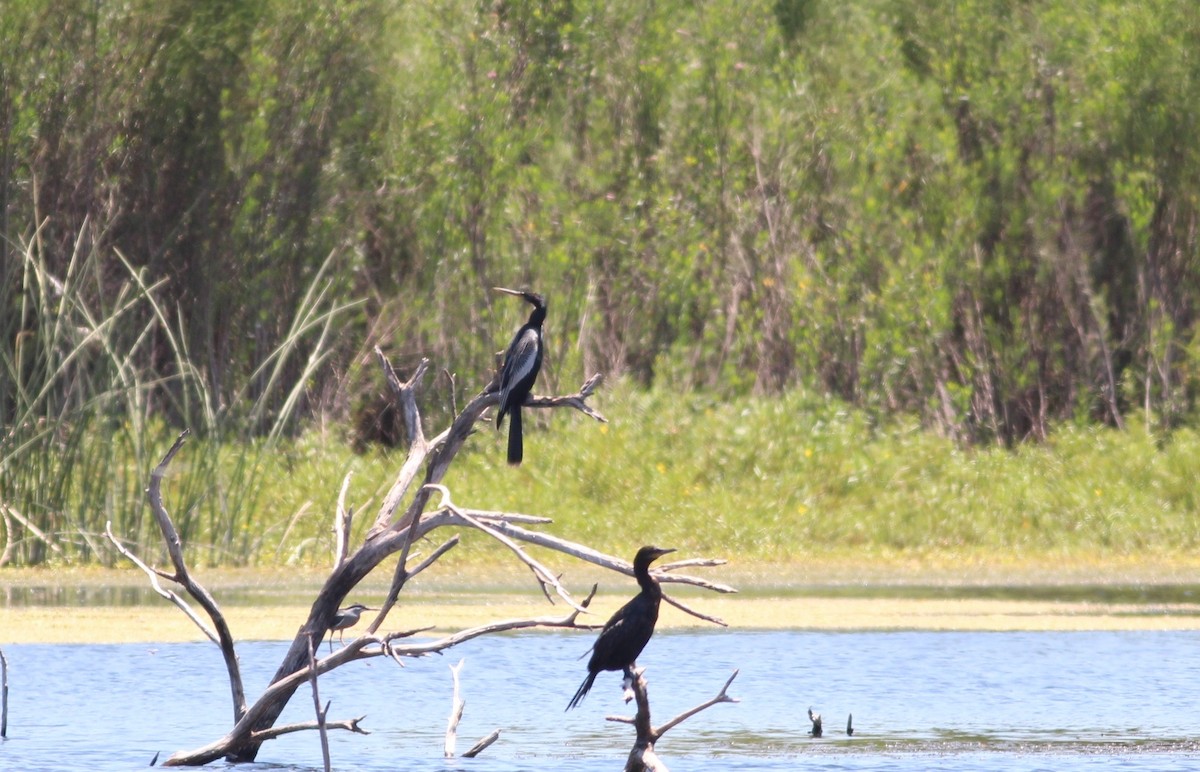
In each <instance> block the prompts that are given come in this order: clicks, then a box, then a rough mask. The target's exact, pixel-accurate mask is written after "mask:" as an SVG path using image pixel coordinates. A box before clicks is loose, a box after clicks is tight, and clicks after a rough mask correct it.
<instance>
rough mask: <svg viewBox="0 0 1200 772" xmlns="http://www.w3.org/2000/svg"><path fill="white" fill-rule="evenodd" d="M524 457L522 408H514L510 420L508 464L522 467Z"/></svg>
mask: <svg viewBox="0 0 1200 772" xmlns="http://www.w3.org/2000/svg"><path fill="white" fill-rule="evenodd" d="M524 455H525V449H524V445H523V444H522V442H521V408H519V407H514V408H513V410H512V414H511V415H510V416H509V418H508V463H509V464H511V465H513V466H520V465H521V458H522V457H523V456H524Z"/></svg>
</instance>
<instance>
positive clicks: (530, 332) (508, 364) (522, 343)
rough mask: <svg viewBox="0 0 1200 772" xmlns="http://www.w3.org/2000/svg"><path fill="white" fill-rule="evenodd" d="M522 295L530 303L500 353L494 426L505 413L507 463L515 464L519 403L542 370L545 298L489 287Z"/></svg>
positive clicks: (518, 451)
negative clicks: (525, 317) (501, 362)
mask: <svg viewBox="0 0 1200 772" xmlns="http://www.w3.org/2000/svg"><path fill="white" fill-rule="evenodd" d="M492 289H494V290H496V291H497V292H505V293H508V294H509V295H516V296H517V297H519V298H523V299H524V300H525V302H526V303H529V304H530V305H531V306H533V311H531V312H530V314H529V321H527V322H525V324H524V325H522V326H521V329H519V330H517V334H516V335H515V336H514V337H513V339H512V343H510V344H509V345H508V351H507V352H505V354H504V366H503V368H502V369H501V370H500V412H498V413H497V414H496V428H497V429H499V428H500V423H501V422H502V421H503V420H504V416H505V415H508V416H509V419H508V463H510V464H512V465H513V466H519V465H520V463H521V458H522V456H524V446H523V445H522V442H521V405H524V404H525V400H526V398H528V397H529V392H530V391H531V390H532V389H533V382H534V381H536V380H537V377H538V372H539V371H540V370H541V369H542V349H543V348H544V347H543V345H542V323H543V322H545V321H546V299H545V298H544V297H542V296H541V295H539V294H537V293H536V292H522V291H520V290H511V289H505V288H504V287H493V288H492Z"/></svg>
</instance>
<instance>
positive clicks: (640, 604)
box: [567, 546, 675, 710]
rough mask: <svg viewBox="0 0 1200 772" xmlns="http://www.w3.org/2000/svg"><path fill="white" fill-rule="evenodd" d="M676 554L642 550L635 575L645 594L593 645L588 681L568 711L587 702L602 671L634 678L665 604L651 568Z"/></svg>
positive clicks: (610, 622)
mask: <svg viewBox="0 0 1200 772" xmlns="http://www.w3.org/2000/svg"><path fill="white" fill-rule="evenodd" d="M674 551H675V550H673V549H662V548H660V547H649V546H647V547H642V548H641V549H640V550H638V552H637V556H636V557H634V559H633V575H634V576H635V577H637V582H638V584H639V585H640V586H641V588H642V591H641V592H639V593H638V594H637V595H635V596H633V598H632V599H631V600H630V601H629V602H628V603H626V604H625V605H624V606H622V607H621V608H619V609H617V613H615V614H613V615H612V617H610V618H609V620H608V621H607V622H605V623H604V629H603V630H601V631H600V636H599V637H598V638H596V642H595V643H594V644H592V657H591V659H589V660H588V665H587V668H588V674H587V678H585V679H583V684H581V685H580V687H579V691H577V692H575V696H574V697H572V698H571V702H570V703H568V704H567V710H570V709H571V708H573V707H575V706H576V705H578V704H579V703H580V702H581V701H583V698H584V696H585V695H586V694H587V693H588V690H589V689H591V688H592V683H593V682H594V681H595V680H596V675H597V674H598V673H599V672H600V671H601V670H623V671H625V677H626V678H629V679H632V678H633V666H634V665H635V664H636V662H637V658H638V655H639V654H641V653H642V649H644V648H646V644H647V643H648V642H649V641H650V636H651V635H653V634H654V625H655V623H656V622H658V604H659V601H661V600H662V588H661V587H659V586H658V580H656V579H655V578H654V577H653V576H651V575H650V564H651V563H653V562H654V561H655V560H658V559H659V558H660V557H662V556H663V555H666V554H667V553H668V552H674Z"/></svg>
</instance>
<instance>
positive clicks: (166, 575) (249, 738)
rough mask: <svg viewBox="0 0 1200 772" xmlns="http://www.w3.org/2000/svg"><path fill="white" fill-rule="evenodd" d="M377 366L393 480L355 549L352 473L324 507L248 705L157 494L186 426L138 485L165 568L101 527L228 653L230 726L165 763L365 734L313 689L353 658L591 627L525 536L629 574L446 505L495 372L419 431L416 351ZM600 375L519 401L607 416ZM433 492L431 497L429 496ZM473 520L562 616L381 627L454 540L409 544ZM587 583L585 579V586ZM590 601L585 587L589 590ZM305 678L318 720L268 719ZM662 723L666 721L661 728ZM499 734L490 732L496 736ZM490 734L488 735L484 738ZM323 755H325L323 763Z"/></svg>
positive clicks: (536, 521)
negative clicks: (364, 611)
mask: <svg viewBox="0 0 1200 772" xmlns="http://www.w3.org/2000/svg"><path fill="white" fill-rule="evenodd" d="M375 352H376V355H377V357H378V359H379V363H380V366H381V367H382V369H383V372H384V375H385V377H386V378H387V381H388V384H389V386H390V388H391V390H392V393H393V397H394V399H395V401H396V404H397V407H398V409H399V411H400V413H401V415H402V416H403V418H404V427H405V431H406V432H407V440H408V454H407V456H406V458H405V459H404V462H403V463H402V464H401V466H400V468H399V470H398V472H397V475H396V479H395V482H394V483H393V485H392V487H391V489H390V490H389V491H388V493H387V494H386V495H385V496H384V499H383V502H382V504H381V506H380V508H379V511H378V512H377V513H376V515H375V519H374V521H373V523H372V524H371V526H370V528H369V529H368V531H367V533H366V536H365V537H364V538H363V541H362V543H361V544H359V545H358V546H357V548H354V547H352V546H351V545H350V544H349V540H350V522H351V517H352V513H353V511H354V510H353V509H352V508H351V507H350V506H348V505H347V504H346V498H347V496H348V489H349V478H347V479H346V480H344V481H343V483H342V488H341V491H340V493H339V496H338V505H337V508H336V512H335V513H333V516H332V518H331V519H332V520H333V529H334V533H335V536H336V542H337V543H336V545H335V547H334V550H333V561H332V562H333V565H332V568H331V570H330V573H329V576H328V578H327V579H326V581H325V584H324V586H323V587H322V588H321V590H320V592H319V593H318V594H317V596H316V598H315V599H314V601H313V604H312V607H311V608H310V610H309V612H308V615H307V618H306V619H305V620H304V621H303V623H302V624H301V625H300V626H299V629H298V631H297V633H296V637H295V638H294V639H293V640H292V643H291V646H290V647H289V649H288V651H287V653H286V655H285V656H284V658H283V661H282V662H281V663H280V665H279V667H278V669H277V670H276V672H275V675H274V677H273V678H272V680H271V683H270V684H269V685H268V686H267V688H266V689H265V690H264V691H263V693H262V694H261V695H259V697H258V699H257V700H255V701H254V702H253V703H248V702H247V701H246V697H245V692H244V689H243V686H242V677H241V670H240V665H239V663H238V658H237V655H236V651H235V647H234V639H233V635H232V634H231V632H230V630H229V627H228V625H227V624H226V621H225V617H224V615H223V614H222V612H221V609H220V608H219V606H218V605H217V603H216V601H215V600H214V599H213V597H212V595H211V594H210V593H209V592H208V591H207V590H206V589H205V588H204V587H203V586H202V585H201V584H200V583H199V582H197V581H196V580H195V579H194V578H193V577H192V575H191V573H190V571H189V569H188V566H187V563H186V561H185V556H184V551H183V545H182V543H181V541H180V538H179V534H178V531H177V530H176V528H175V526H174V524H173V522H172V521H171V518H170V515H169V514H168V513H167V511H166V509H165V507H164V506H163V502H162V481H163V478H164V476H165V474H166V470H167V467H168V465H169V464H170V462H171V460H172V459H173V458H174V457H175V455H176V454H177V453H178V452H179V451H180V449H181V448H182V446H183V444H184V442H185V440H186V439H187V436H188V432H187V431H184V432H183V433H182V434H180V436H179V438H178V439H177V440H176V441H175V444H174V445H173V446H172V447H171V449H170V450H169V451H168V452H167V454H166V455H165V456H164V457H163V459H162V461H161V462H160V463H159V464H158V466H156V467H155V469H154V471H153V472H152V474H151V476H150V487H149V489H148V491H147V494H148V497H149V500H150V505H151V509H152V511H153V514H154V518H155V522H156V523H157V524H158V526H159V529H160V531H161V533H162V537H163V541H164V543H165V545H166V547H167V552H168V554H169V556H170V560H171V564H172V566H173V570H171V571H166V570H162V569H159V568H153V567H151V566H149V565H148V564H147V563H145V562H143V561H142V560H141V559H140V558H138V557H137V556H136V555H135V554H134V553H133V552H132V551H131V550H130V549H128V548H127V547H126V546H125V545H123V544H121V542H120V540H119V539H118V538H117V537H116V535H114V534H113V533H112V530H111V527H110V528H109V529H108V536H109V539H110V540H111V541H112V542H113V544H115V545H116V546H117V549H119V550H120V551H121V554H123V555H124V556H125V557H127V558H128V559H129V560H130V561H132V562H133V563H134V564H135V565H137V566H138V567H139V568H140V569H141V570H142V571H143V572H145V573H146V575H147V576H148V577H149V580H150V583H151V585H152V586H153V587H154V588H155V590H156V591H157V592H158V593H159V594H160V595H162V596H163V597H165V598H167V599H168V600H170V601H171V602H172V603H174V604H175V605H176V606H178V607H179V608H180V610H182V611H183V612H184V613H185V614H187V616H188V617H189V618H190V619H191V620H192V621H193V623H195V624H196V626H197V627H198V628H199V629H200V630H201V631H202V632H203V633H204V635H205V636H206V637H208V638H209V639H210V640H211V641H213V642H214V643H215V644H217V645H218V646H219V647H220V649H221V653H222V656H223V657H224V659H225V665H226V670H227V671H228V677H229V685H230V693H231V697H232V703H233V725H232V727H231V728H230V729H229V731H228V732H227V734H226V735H225V736H224V737H221V738H219V739H218V740H216V741H214V742H212V743H210V744H208V745H205V746H203V747H201V748H196V749H193V750H190V751H179V752H176V753H175V754H173V755H171V756H170V757H169V758H167V760H166V761H165V762H163V764H164V766H199V765H203V764H207V763H209V762H212V761H218V760H220V759H227V760H229V761H233V762H243V761H253V760H255V758H256V757H257V755H258V752H259V750H260V748H261V747H262V744H263V743H264V742H266V741H268V740H270V739H273V738H274V737H278V736H280V735H282V734H286V733H289V732H296V731H311V730H314V729H315V730H317V731H318V732H323V731H328V730H335V729H337V730H342V731H349V732H356V733H362V734H365V733H366V730H364V729H363V728H362V727H361V726H360V721H361V720H362V717H359V718H355V719H348V720H340V721H338V720H328V719H327V718H326V715H325V713H326V711H327V710H328V705H326V706H324V707H322V706H321V704H320V698H319V695H318V692H317V689H316V686H317V681H316V679H317V677H319V676H321V675H324V674H325V673H328V672H330V671H331V670H334V669H336V668H338V667H341V666H342V665H345V664H347V663H349V662H354V661H357V660H361V659H369V658H374V657H389V658H391V659H392V660H394V661H395V662H397V663H403V661H404V659H405V658H410V657H422V656H427V655H429V654H433V653H437V652H441V651H444V650H446V649H449V648H452V647H453V646H456V645H458V644H460V643H463V642H465V641H468V640H471V639H473V638H477V637H479V636H482V635H489V634H492V633H497V632H503V631H507V630H521V629H530V628H554V627H560V628H585V629H594V628H593V627H592V626H590V625H584V624H580V623H578V622H577V617H578V616H579V614H581V613H585V609H586V606H587V601H584V602H582V603H580V602H578V601H576V600H575V599H574V597H573V596H572V594H571V593H570V591H569V590H568V589H567V587H566V586H564V585H563V584H562V582H561V581H560V579H559V577H560V576H561V573H560V572H556V571H554V570H551V569H550V568H548V567H547V566H545V565H544V564H543V563H542V562H541V561H539V560H536V559H534V558H533V557H532V556H531V555H530V554H529V553H528V552H527V551H526V547H527V546H528V545H535V546H539V547H543V548H545V549H547V550H549V551H551V552H555V553H558V554H560V555H564V556H567V557H570V558H575V559H578V560H581V561H585V562H588V563H592V564H595V565H598V566H602V567H605V568H609V569H611V570H614V571H619V572H621V573H625V574H632V571H633V569H632V566H631V565H630V564H629V563H627V562H625V561H623V560H621V559H619V558H616V557H612V556H610V555H606V554H603V553H601V552H598V551H596V550H594V549H592V548H590V547H588V546H586V545H583V544H578V543H575V542H572V541H569V540H566V539H561V538H559V537H556V536H552V535H549V534H545V533H541V532H539V531H536V530H532V529H531V528H530V526H538V525H543V524H546V523H549V522H550V521H549V520H547V519H546V518H537V517H531V516H529V515H523V514H517V513H509V512H494V511H488V510H479V509H472V508H468V507H464V506H460V505H458V504H456V503H454V502H453V500H452V498H451V496H450V491H449V490H448V489H447V488H446V487H445V486H443V485H442V484H441V481H442V479H443V478H444V477H445V475H446V472H447V470H448V469H449V468H450V465H451V463H452V462H453V461H454V458H455V456H456V455H457V453H458V451H459V450H460V449H461V448H462V447H463V445H464V443H465V442H466V440H467V439H468V438H469V437H470V436H471V434H472V433H473V432H474V431H475V426H476V424H477V423H479V422H481V421H483V420H485V419H484V413H485V412H486V411H487V409H488V408H491V407H494V406H495V405H496V404H497V402H498V399H499V394H498V391H497V389H496V383H495V379H493V382H492V383H491V384H489V386H488V387H487V388H485V389H484V390H483V391H481V392H480V393H479V394H477V395H475V397H473V398H472V399H471V400H470V401H469V402H468V403H467V404H466V405H464V406H463V408H462V410H461V411H460V412H458V413H457V414H456V415H455V416H454V418H453V420H452V421H451V423H450V425H449V426H448V427H446V428H445V429H444V430H442V431H441V432H440V433H438V434H436V435H435V436H433V437H427V436H426V434H425V429H424V425H423V423H422V419H421V414H420V412H419V410H418V408H417V401H416V393H417V391H418V390H419V389H420V388H421V384H422V381H423V378H424V376H425V373H426V372H427V370H428V367H429V362H428V360H422V361H421V363H420V364H419V365H418V366H417V368H416V369H415V371H414V372H413V373H412V375H411V376H409V378H408V380H401V379H400V377H399V376H398V375H397V374H396V372H395V371H394V370H393V368H392V366H391V364H390V363H389V362H388V360H387V358H386V357H384V355H383V353H382V351H380V350H379V349H378V348H376V350H375ZM600 380H601V379H600V376H599V375H595V376H592V377H591V378H589V379H588V380H587V381H586V382H585V383H584V384H583V385H582V386H581V387H580V389H579V391H578V392H576V393H575V394H569V395H565V396H554V397H530V398H529V399H528V400H527V401H526V402H525V404H524V405H523V408H530V409H556V408H570V409H574V410H577V411H579V412H582V413H583V414H585V415H587V416H589V417H591V418H593V419H595V420H597V421H604V420H605V418H604V416H602V415H601V414H600V413H598V412H596V411H595V410H594V409H593V408H591V407H590V406H589V405H588V404H587V400H588V398H589V397H591V396H592V395H593V394H594V393H595V390H596V388H597V387H598V385H599V383H600ZM435 494H437V498H438V499H439V502H438V504H437V505H436V506H434V505H433V502H434V497H435ZM446 527H451V528H459V529H463V528H466V529H473V530H476V531H479V532H481V533H483V534H485V535H487V536H489V537H491V538H492V539H494V540H495V541H496V542H498V543H499V544H500V545H502V546H503V547H504V548H506V549H507V550H508V551H509V552H511V553H512V554H513V556H514V557H515V558H516V559H517V560H518V561H519V562H521V563H523V564H524V565H525V566H526V567H527V568H529V570H530V572H531V573H532V574H533V576H534V579H535V580H536V582H537V584H538V587H539V588H540V590H541V592H542V594H543V595H544V596H545V597H546V598H547V600H548V601H549V602H551V603H554V602H555V600H556V599H558V600H562V601H563V602H564V605H566V606H568V609H566V610H565V613H563V614H561V615H556V616H539V617H533V618H527V619H511V620H502V621H497V622H492V623H489V624H484V625H479V626H477V627H472V628H468V629H464V630H459V631H458V632H455V633H452V634H449V635H445V636H442V637H439V638H434V639H427V640H413V636H415V635H417V634H419V633H424V632H427V631H428V630H430V629H432V625H431V626H427V627H421V628H418V629H414V630H396V631H391V632H381V631H382V630H384V625H385V623H386V621H387V616H388V613H389V612H390V611H391V609H392V608H393V607H394V606H395V604H396V602H397V600H398V598H399V595H400V593H401V591H402V590H403V588H404V587H405V585H406V584H407V582H408V580H410V579H412V578H413V577H415V576H417V575H418V574H420V573H421V572H422V571H424V570H426V569H428V568H429V567H431V566H433V565H434V564H435V563H436V562H437V561H438V560H439V559H440V558H442V557H443V556H444V555H445V554H446V553H447V552H449V551H450V550H451V549H453V548H454V547H455V546H456V545H457V544H458V542H459V536H458V534H454V535H453V536H451V537H450V538H448V539H446V540H445V541H444V542H442V543H441V545H440V546H438V547H437V548H436V549H434V550H433V552H432V553H431V554H429V556H428V557H425V558H424V559H423V560H421V561H420V562H417V563H416V564H415V565H413V564H412V563H411V562H410V553H411V550H412V546H413V545H414V544H415V543H416V542H417V541H418V540H419V539H423V538H425V537H427V536H429V535H430V534H431V533H432V532H433V531H435V530H437V529H439V528H446ZM392 557H395V559H396V567H395V569H394V572H393V575H392V582H391V586H390V588H389V590H388V594H387V598H386V600H385V601H384V603H383V604H382V606H381V607H380V608H379V609H378V611H377V613H375V616H374V618H373V619H372V620H371V621H370V623H369V624H368V625H367V626H366V628H365V630H363V631H362V632H361V634H359V635H358V637H356V638H355V639H354V640H352V641H350V642H348V643H346V644H345V646H343V647H342V648H340V649H338V650H337V651H334V652H331V653H329V654H328V655H326V656H325V657H318V656H317V655H318V654H319V652H320V648H321V646H320V644H321V643H322V641H323V639H324V637H325V634H326V633H327V632H329V630H330V628H331V627H332V626H333V623H334V620H335V618H336V614H337V612H338V609H339V608H340V607H341V606H342V603H343V602H344V600H345V599H346V597H347V596H348V595H349V594H350V593H351V592H352V591H353V590H354V588H355V587H356V586H357V585H358V584H359V582H361V581H362V580H363V579H364V578H366V577H367V576H368V575H369V574H370V573H371V572H372V571H374V570H375V569H376V568H378V567H379V565H380V563H382V562H383V561H384V560H386V559H389V558H392ZM722 563H724V561H720V560H702V561H683V562H681V563H678V564H673V565H666V566H663V567H661V568H660V570H659V572H658V579H659V581H661V582H663V583H681V584H689V585H694V586H698V587H703V588H706V589H709V590H712V591H715V592H736V590H734V589H733V588H731V587H727V586H724V585H720V584H716V583H712V582H707V581H704V580H702V579H699V578H697V577H693V576H688V575H681V574H677V573H673V572H674V571H676V570H677V569H679V568H683V567H694V566H713V565H720V564H722ZM160 579H166V580H168V581H170V582H173V583H175V584H176V585H178V586H180V587H182V588H183V591H184V593H185V594H186V595H187V596H188V597H190V598H191V600H192V601H193V602H195V603H196V604H197V605H199V606H200V607H201V609H202V610H203V612H204V614H205V615H206V616H207V620H208V621H206V620H205V619H203V618H202V617H201V615H200V614H199V613H198V612H197V611H195V610H194V609H193V608H192V606H191V604H190V603H189V602H188V601H187V600H185V599H184V598H183V597H181V596H180V595H179V594H177V593H175V592H173V591H170V590H167V589H165V588H163V587H162V586H161V584H160V582H159V580H160ZM593 592H594V588H593ZM589 598H590V596H589ZM664 600H666V601H668V602H669V603H672V604H673V605H675V606H677V607H679V608H681V609H682V610H684V611H685V612H687V613H690V614H693V615H695V616H697V617H699V618H701V619H707V620H709V621H713V622H715V623H717V624H723V623H722V622H721V621H720V620H717V619H715V618H713V617H709V616H706V615H704V614H701V613H700V612H697V611H693V610H691V609H689V608H688V607H687V606H685V605H683V604H682V603H679V602H678V601H675V600H674V599H672V598H669V597H667V596H665V595H664ZM305 683H309V684H310V685H311V686H312V687H313V702H314V707H315V710H316V713H317V720H315V721H311V722H303V723H300V724H292V725H287V726H276V721H277V720H278V719H279V716H280V715H281V714H282V712H283V710H284V707H285V706H286V705H287V704H288V702H289V700H290V699H291V698H292V696H293V695H294V694H295V692H296V690H297V689H298V688H300V687H301V686H302V685H303V684H305ZM661 731H665V728H664V729H662V730H660V733H661ZM494 734H498V733H494ZM490 741H494V738H492V740H490ZM490 741H489V740H487V738H485V741H483V742H481V743H480V744H478V745H477V746H476V748H473V749H472V750H471V751H468V753H467V754H464V755H474V754H475V753H478V752H479V751H480V750H482V748H483V747H486V745H487V743H488V742H490ZM328 764H329V762H328V760H326V765H328Z"/></svg>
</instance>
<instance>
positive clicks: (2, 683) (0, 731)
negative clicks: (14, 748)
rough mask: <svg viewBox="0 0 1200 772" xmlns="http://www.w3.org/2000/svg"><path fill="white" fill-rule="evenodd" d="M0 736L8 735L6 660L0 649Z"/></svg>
mask: <svg viewBox="0 0 1200 772" xmlns="http://www.w3.org/2000/svg"><path fill="white" fill-rule="evenodd" d="M0 737H8V660H7V659H6V658H5V656H4V651H3V650H2V649H0Z"/></svg>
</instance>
